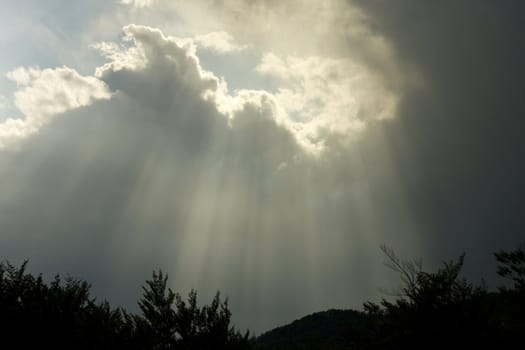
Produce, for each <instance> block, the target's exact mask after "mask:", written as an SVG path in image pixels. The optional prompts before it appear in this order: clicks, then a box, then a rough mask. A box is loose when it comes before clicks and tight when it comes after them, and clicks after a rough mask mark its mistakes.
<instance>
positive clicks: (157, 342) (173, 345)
mask: <svg viewBox="0 0 525 350" xmlns="http://www.w3.org/2000/svg"><path fill="white" fill-rule="evenodd" d="M26 267H27V261H25V262H24V263H23V264H22V265H21V266H20V267H19V268H16V267H14V266H13V265H11V264H10V263H9V262H2V263H0V337H1V338H0V341H1V343H0V344H1V346H0V348H3V349H42V348H45V349H47V348H52V349H72V348H75V349H121V348H125V349H159V350H161V349H188V350H189V349H203V350H205V349H249V348H251V345H252V343H253V339H251V338H250V335H249V333H248V332H247V333H246V334H245V335H241V334H240V333H239V332H238V331H236V330H235V329H234V327H233V326H231V325H230V317H231V313H230V311H229V309H228V304H227V302H226V301H224V302H221V300H220V296H219V294H217V295H216V296H215V298H214V299H213V301H212V303H211V304H210V305H205V306H203V307H199V306H198V305H197V293H196V292H195V291H192V292H190V294H189V297H188V302H185V301H183V300H182V298H181V297H180V296H179V295H178V294H176V293H174V292H173V291H172V290H171V289H169V288H167V278H168V276H167V275H164V274H163V273H162V272H161V271H159V272H158V273H156V272H154V273H153V278H152V279H151V280H148V281H146V285H145V286H144V287H143V292H144V294H143V297H142V298H141V300H140V301H139V306H140V309H141V311H142V315H134V314H130V313H127V312H126V311H125V310H123V309H120V308H117V309H114V308H112V307H111V306H110V305H109V303H108V302H105V301H104V302H96V300H95V299H94V298H92V297H90V286H89V284H88V283H87V282H85V281H81V280H77V279H74V278H70V277H68V278H66V279H65V280H62V279H61V278H60V276H58V275H57V276H56V277H55V278H54V279H53V280H52V281H51V282H50V283H49V284H46V283H45V282H44V280H43V278H42V275H39V276H37V277H34V276H33V275H31V274H29V273H27V272H26Z"/></svg>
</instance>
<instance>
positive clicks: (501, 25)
mask: <svg viewBox="0 0 525 350" xmlns="http://www.w3.org/2000/svg"><path fill="white" fill-rule="evenodd" d="M357 4H358V5H359V6H360V7H361V8H362V9H363V10H364V12H365V13H366V14H367V15H368V20H369V25H370V27H371V28H372V29H373V30H374V31H377V32H378V33H380V34H381V35H384V36H385V37H386V38H388V39H389V41H390V42H391V44H392V45H393V47H394V50H395V52H396V54H397V55H398V57H399V59H400V60H401V61H402V62H403V63H404V64H405V65H406V66H413V67H415V68H416V69H417V70H418V71H419V72H420V74H421V78H422V81H423V83H422V85H421V86H420V88H418V89H412V90H409V91H406V92H405V98H404V99H403V100H402V101H401V103H400V108H399V111H398V118H397V120H395V121H392V122H390V123H387V124H385V125H384V134H385V137H386V138H387V140H388V143H389V147H390V148H391V154H392V156H393V157H394V162H395V164H396V168H397V171H398V179H399V180H400V183H401V184H402V187H403V191H404V193H405V194H406V197H407V198H408V202H409V203H410V210H411V211H412V212H413V217H414V219H415V220H416V222H417V225H418V227H419V231H420V235H421V241H422V242H423V245H424V247H425V251H424V252H422V254H423V255H424V256H431V257H433V259H441V258H446V257H449V256H453V255H455V254H459V253H460V252H461V251H464V250H465V251H466V252H467V270H469V271H470V272H471V273H474V274H476V275H477V274H483V275H493V274H494V262H493V259H492V257H491V252H492V251H494V250H496V249H500V248H504V247H511V246H513V245H515V244H516V243H519V242H520V241H521V242H522V241H523V240H524V239H525V215H524V214H525V183H524V179H525V162H524V161H523V160H524V158H523V150H525V138H524V137H523V132H524V131H525V119H524V118H525V99H524V98H523V77H525V66H524V65H523V62H524V61H525V40H523V32H524V31H525V22H524V21H523V16H522V14H523V12H524V10H525V6H524V5H523V3H522V2H519V1H498V2H495V1H439V2H422V1H417V0H414V1H410V0H407V1H395V2H384V1H358V2H357ZM488 277H489V276H488ZM489 278H490V277H489Z"/></svg>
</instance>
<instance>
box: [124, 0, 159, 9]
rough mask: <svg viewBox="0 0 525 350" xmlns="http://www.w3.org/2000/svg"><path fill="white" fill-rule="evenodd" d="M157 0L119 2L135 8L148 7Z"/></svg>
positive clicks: (125, 0)
mask: <svg viewBox="0 0 525 350" xmlns="http://www.w3.org/2000/svg"><path fill="white" fill-rule="evenodd" d="M156 2H157V0H121V1H120V3H121V4H124V5H131V6H133V7H137V8H143V7H148V6H151V5H153V4H155V3H156Z"/></svg>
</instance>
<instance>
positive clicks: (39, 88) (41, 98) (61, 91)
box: [0, 67, 111, 148]
mask: <svg viewBox="0 0 525 350" xmlns="http://www.w3.org/2000/svg"><path fill="white" fill-rule="evenodd" d="M7 76H8V77H9V78H10V79H13V80H14V81H16V82H17V84H18V85H19V86H20V89H19V90H18V91H16V92H15V94H14V104H15V106H16V108H17V109H18V110H19V111H20V112H22V113H23V115H24V116H23V119H7V120H6V121H4V122H2V123H0V148H3V147H5V146H7V145H8V144H10V143H11V142H13V141H16V140H19V139H23V138H25V137H27V136H29V135H31V134H33V133H35V132H36V131H38V129H39V128H41V127H42V126H44V125H45V124H47V123H49V122H50V121H51V120H52V119H53V118H55V117H56V116H58V115H60V114H62V113H64V112H66V111H68V110H72V109H75V108H79V107H83V106H87V105H90V104H91V103H93V101H95V100H98V99H108V98H110V96H111V95H110V92H109V91H108V89H107V87H106V85H105V84H104V83H103V82H102V81H100V80H98V79H97V78H95V77H89V76H81V75H80V74H78V72H76V71H75V70H73V69H71V68H67V67H61V68H55V69H44V70H40V69H38V68H29V69H26V68H23V67H19V68H16V69H15V70H13V71H11V72H9V73H8V74H7Z"/></svg>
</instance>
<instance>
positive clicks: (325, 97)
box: [257, 54, 398, 150]
mask: <svg viewBox="0 0 525 350" xmlns="http://www.w3.org/2000/svg"><path fill="white" fill-rule="evenodd" d="M257 71H258V72H259V73H261V74H264V75H268V76H272V77H274V78H276V79H277V80H278V81H279V85H278V86H279V89H278V91H277V93H276V94H275V99H276V101H277V103H278V104H279V106H280V107H281V108H282V109H283V110H284V112H285V113H286V118H285V122H286V124H287V125H288V127H289V128H290V130H292V131H293V132H294V133H295V134H296V136H297V139H298V140H299V141H300V143H301V144H303V145H305V146H306V147H308V148H310V149H312V148H313V149H317V150H320V149H322V148H323V147H324V143H325V138H326V137H328V136H329V135H331V134H337V135H347V136H350V134H351V133H352V132H359V131H361V130H362V129H363V128H365V127H366V125H367V124H368V123H370V122H373V121H375V120H381V119H385V118H390V117H393V116H394V115H395V108H396V104H397V98H398V97H397V96H396V95H395V94H394V93H392V92H390V91H389V90H388V89H386V88H385V87H384V86H383V85H382V83H381V81H380V80H378V79H377V78H376V77H374V76H373V75H372V74H370V73H369V72H368V71H367V69H366V68H365V67H362V66H359V65H357V64H353V63H352V62H351V61H348V60H346V59H332V58H325V57H316V56H313V57H307V58H301V57H294V56H288V57H285V58H282V57H279V56H277V55H275V54H266V55H264V57H263V58H262V61H261V63H260V64H259V65H258V66H257ZM350 137H351V136H350Z"/></svg>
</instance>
